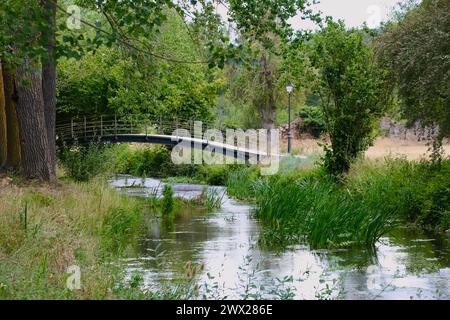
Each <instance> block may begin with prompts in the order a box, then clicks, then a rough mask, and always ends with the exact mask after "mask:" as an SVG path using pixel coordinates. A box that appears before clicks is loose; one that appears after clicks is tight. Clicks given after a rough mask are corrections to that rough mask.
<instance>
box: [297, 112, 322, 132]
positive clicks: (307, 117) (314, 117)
mask: <svg viewBox="0 0 450 320" xmlns="http://www.w3.org/2000/svg"><path fill="white" fill-rule="evenodd" d="M298 116H299V117H301V118H302V119H303V128H301V133H303V132H307V133H310V134H312V135H313V136H314V137H316V138H318V137H320V135H321V134H322V133H323V132H325V131H326V124H325V119H324V117H323V113H322V111H321V110H320V108H318V107H311V106H304V107H302V108H301V109H300V111H299V113H298Z"/></svg>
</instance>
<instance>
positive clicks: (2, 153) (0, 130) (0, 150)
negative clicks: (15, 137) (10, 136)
mask: <svg viewBox="0 0 450 320" xmlns="http://www.w3.org/2000/svg"><path fill="white" fill-rule="evenodd" d="M6 133H7V128H6V102H5V90H4V86H3V69H2V64H1V61H0V168H2V167H3V165H4V164H5V163H6V158H7V157H8V143H7V135H6Z"/></svg>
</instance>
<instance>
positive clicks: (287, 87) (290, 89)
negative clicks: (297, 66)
mask: <svg viewBox="0 0 450 320" xmlns="http://www.w3.org/2000/svg"><path fill="white" fill-rule="evenodd" d="M292 90H294V86H293V84H292V83H291V82H288V84H287V85H286V91H287V92H288V93H291V92H292Z"/></svg>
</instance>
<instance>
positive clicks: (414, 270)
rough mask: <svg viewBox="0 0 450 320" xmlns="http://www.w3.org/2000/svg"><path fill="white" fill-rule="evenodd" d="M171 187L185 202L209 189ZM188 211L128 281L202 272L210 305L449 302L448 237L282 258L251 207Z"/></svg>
mask: <svg viewBox="0 0 450 320" xmlns="http://www.w3.org/2000/svg"><path fill="white" fill-rule="evenodd" d="M111 184H112V185H113V186H115V187H117V188H118V189H120V190H122V191H123V192H126V193H127V194H129V195H133V196H143V197H145V196H149V194H151V193H153V192H154V190H155V188H158V187H159V189H161V187H162V184H161V183H160V181H159V180H156V179H140V178H133V177H128V176H119V177H117V178H116V179H114V180H112V181H111ZM131 186H132V187H131ZM172 186H173V188H174V192H175V194H176V196H177V197H184V198H192V197H195V196H198V195H199V194H200V193H201V192H202V189H203V188H205V186H201V185H193V184H173V185H172ZM208 188H214V189H215V190H217V191H219V192H225V190H224V189H223V188H220V187H208ZM186 211H187V212H186V213H185V214H184V213H183V214H181V215H179V216H178V217H177V218H176V219H175V222H174V223H173V224H170V225H167V223H164V221H163V220H162V219H161V218H157V217H155V218H154V219H152V220H151V221H150V223H149V227H148V229H146V230H147V231H146V232H144V234H143V236H142V239H141V240H140V241H139V246H138V248H137V250H136V252H137V254H136V256H135V257H131V258H128V259H126V261H125V262H126V266H127V271H128V272H129V274H130V275H131V274H133V273H135V272H139V273H140V274H142V275H143V278H144V286H145V287H146V288H147V289H150V290H152V289H158V288H160V287H161V286H162V285H163V284H164V283H167V281H172V280H176V279H183V277H186V276H185V274H186V270H191V269H193V268H197V271H198V272H197V275H196V276H195V279H196V283H198V284H199V285H200V288H202V289H201V290H202V293H203V294H205V295H206V296H207V297H208V298H226V299H242V298H269V299H270V298H274V299H280V298H282V299H283V298H284V299H285V298H293V299H322V298H332V299H450V239H449V238H450V237H449V236H443V237H441V238H437V237H436V236H434V237H430V236H427V235H425V234H424V233H422V232H420V231H417V230H416V231H415V230H411V229H407V228H404V229H397V230H395V232H392V234H390V235H389V236H386V237H383V238H382V239H380V241H379V243H378V244H377V246H376V251H375V252H372V253H370V252H368V251H367V250H311V249H310V248H309V247H308V246H307V245H297V246H291V247H288V248H284V249H283V250H279V249H278V250H275V249H267V248H262V247H261V246H260V245H259V244H258V239H259V237H260V233H261V226H260V225H259V223H258V221H257V220H255V219H254V218H253V217H252V214H251V211H252V207H251V206H250V205H249V204H246V203H244V202H239V201H236V200H234V199H231V198H228V197H227V196H226V195H225V197H224V202H223V205H222V207H221V208H220V209H218V210H217V211H215V212H213V213H208V214H205V213H201V212H192V210H188V209H187V210H186ZM205 288H210V289H209V290H206V289H205ZM202 297H203V295H202Z"/></svg>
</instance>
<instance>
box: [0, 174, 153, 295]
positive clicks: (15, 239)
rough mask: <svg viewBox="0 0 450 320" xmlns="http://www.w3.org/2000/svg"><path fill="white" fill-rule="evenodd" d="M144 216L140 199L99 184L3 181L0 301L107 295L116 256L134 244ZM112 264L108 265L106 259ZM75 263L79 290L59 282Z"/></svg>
mask: <svg viewBox="0 0 450 320" xmlns="http://www.w3.org/2000/svg"><path fill="white" fill-rule="evenodd" d="M146 214H147V210H146V208H145V203H144V202H143V201H142V200H140V199H134V198H129V197H124V196H120V195H119V194H118V193H116V192H115V191H114V190H113V189H111V188H110V187H108V186H107V185H106V184H105V183H103V182H101V181H98V180H93V181H91V182H89V183H81V184H74V183H70V184H66V183H65V184H61V185H59V186H57V187H55V186H42V185H35V184H33V183H32V184H27V185H18V186H17V185H9V186H7V187H3V188H2V192H1V194H0V299H114V298H121V296H120V293H118V292H116V293H113V288H114V286H115V285H116V284H117V283H120V282H121V281H122V280H121V277H122V274H121V272H120V267H119V264H118V263H117V261H118V260H117V259H118V258H119V257H120V256H122V255H124V254H126V252H127V251H129V250H132V249H133V247H134V240H135V239H137V236H138V235H139V233H140V232H141V228H142V225H143V219H144V217H145V215H146ZM111 262H114V263H111ZM72 265H77V266H79V267H80V268H81V281H82V289H81V290H77V291H70V290H69V289H67V288H66V279H67V276H68V274H66V271H67V268H68V267H69V266H72Z"/></svg>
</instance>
